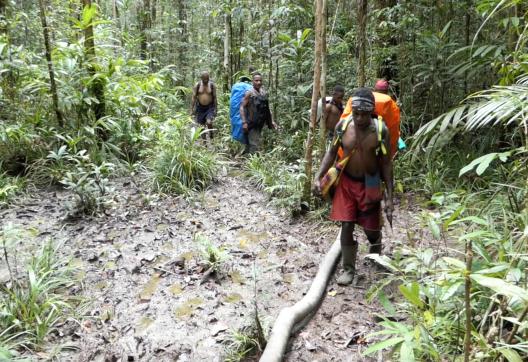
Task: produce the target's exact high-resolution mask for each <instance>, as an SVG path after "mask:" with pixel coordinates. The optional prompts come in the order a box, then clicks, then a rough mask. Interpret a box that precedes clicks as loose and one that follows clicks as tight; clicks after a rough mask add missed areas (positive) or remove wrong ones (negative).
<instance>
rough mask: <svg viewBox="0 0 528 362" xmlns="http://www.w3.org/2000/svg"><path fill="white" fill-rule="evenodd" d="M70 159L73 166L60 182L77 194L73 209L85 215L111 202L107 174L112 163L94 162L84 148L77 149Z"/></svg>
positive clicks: (96, 211) (110, 170)
mask: <svg viewBox="0 0 528 362" xmlns="http://www.w3.org/2000/svg"><path fill="white" fill-rule="evenodd" d="M71 160H72V161H73V162H74V163H75V166H74V168H73V170H72V171H68V172H66V174H65V176H64V178H63V179H62V180H61V183H62V184H63V185H64V187H65V188H66V189H67V190H71V191H73V192H74V193H75V195H76V196H77V203H76V205H75V207H74V211H75V212H77V213H80V214H87V215H94V214H96V213H98V212H100V211H103V210H104V209H105V208H107V207H108V206H109V204H110V203H111V199H110V198H109V195H108V193H109V192H110V191H111V188H109V185H108V184H109V180H108V176H109V174H110V173H111V172H112V170H113V169H114V164H112V163H109V162H102V163H101V164H96V163H94V162H92V161H91V160H90V157H89V156H88V155H87V154H86V151H85V150H81V151H79V152H78V153H77V154H76V155H75V156H73V157H72V158H71Z"/></svg>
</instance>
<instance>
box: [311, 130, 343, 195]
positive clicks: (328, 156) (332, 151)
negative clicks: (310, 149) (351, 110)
mask: <svg viewBox="0 0 528 362" xmlns="http://www.w3.org/2000/svg"><path fill="white" fill-rule="evenodd" d="M339 127H341V122H338V123H337V125H336V126H335V132H334V135H335V136H334V139H333V140H332V146H331V147H330V148H329V149H328V151H326V153H325V155H324V157H323V160H322V161H321V166H320V167H319V171H318V172H317V174H316V176H315V180H314V184H313V189H314V190H315V191H316V192H317V193H319V194H320V193H321V184H320V182H321V179H322V178H323V177H324V175H325V174H326V172H327V171H328V169H329V168H330V167H331V166H332V164H333V163H334V161H335V159H336V157H337V151H338V150H339V147H341V142H339V141H337V137H339V136H338V132H337V131H338V129H339Z"/></svg>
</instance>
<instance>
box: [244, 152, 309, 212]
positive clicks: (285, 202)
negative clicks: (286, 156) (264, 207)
mask: <svg viewBox="0 0 528 362" xmlns="http://www.w3.org/2000/svg"><path fill="white" fill-rule="evenodd" d="M281 152H282V151H281V148H275V149H273V150H272V151H270V152H266V153H264V152H263V153H260V154H255V155H251V156H249V157H248V160H247V163H246V165H245V168H246V175H247V177H248V178H249V180H250V182H251V183H252V184H253V185H255V186H256V187H258V188H259V189H262V190H264V191H265V192H266V193H268V194H269V195H270V198H271V201H270V203H271V204H272V205H274V206H276V207H279V208H281V209H285V210H287V211H288V212H289V213H290V214H292V215H297V214H299V212H300V211H301V197H302V190H303V185H304V180H305V179H306V176H305V175H304V171H303V170H302V167H301V164H300V163H299V162H291V163H288V162H286V161H284V160H283V159H282V157H281Z"/></svg>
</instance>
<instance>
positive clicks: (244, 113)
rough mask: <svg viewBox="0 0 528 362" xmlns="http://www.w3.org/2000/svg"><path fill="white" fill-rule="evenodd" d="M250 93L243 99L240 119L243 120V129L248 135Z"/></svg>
mask: <svg viewBox="0 0 528 362" xmlns="http://www.w3.org/2000/svg"><path fill="white" fill-rule="evenodd" d="M250 94H251V93H250V92H249V91H247V92H246V94H245V95H244V98H243V99H242V102H241V103H240V118H242V128H243V129H244V132H246V133H247V131H248V123H247V122H248V121H247V119H246V106H247V105H248V103H249V97H250Z"/></svg>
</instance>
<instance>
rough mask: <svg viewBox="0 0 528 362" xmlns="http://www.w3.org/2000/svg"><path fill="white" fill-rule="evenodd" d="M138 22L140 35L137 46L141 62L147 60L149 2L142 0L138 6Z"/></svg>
mask: <svg viewBox="0 0 528 362" xmlns="http://www.w3.org/2000/svg"><path fill="white" fill-rule="evenodd" d="M138 22H139V29H140V33H141V41H140V44H139V49H140V52H139V57H140V58H141V59H143V60H146V59H148V34H147V31H148V29H150V0H143V1H142V2H140V3H139V4H138Z"/></svg>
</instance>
